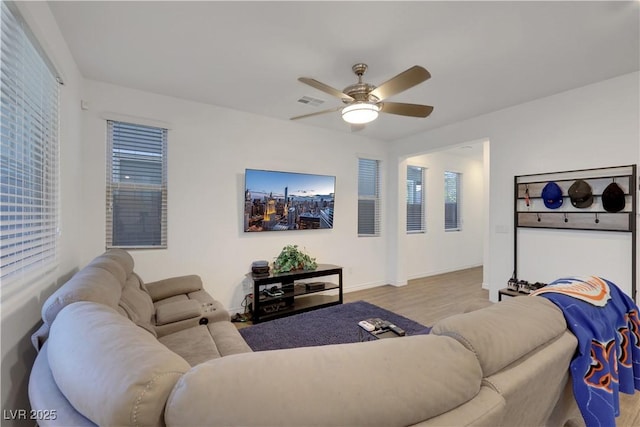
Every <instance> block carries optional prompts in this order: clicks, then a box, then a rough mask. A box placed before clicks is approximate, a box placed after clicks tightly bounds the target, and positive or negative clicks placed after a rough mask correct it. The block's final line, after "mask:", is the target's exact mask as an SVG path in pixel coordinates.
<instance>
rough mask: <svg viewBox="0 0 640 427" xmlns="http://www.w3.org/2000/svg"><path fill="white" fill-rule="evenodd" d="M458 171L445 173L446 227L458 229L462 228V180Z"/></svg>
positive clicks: (450, 229)
mask: <svg viewBox="0 0 640 427" xmlns="http://www.w3.org/2000/svg"><path fill="white" fill-rule="evenodd" d="M461 176H462V175H461V174H459V173H457V172H445V173H444V229H445V230H448V231H458V230H460V229H461V228H462V224H461V218H460V200H461V195H460V180H461Z"/></svg>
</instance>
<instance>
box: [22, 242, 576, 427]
mask: <svg viewBox="0 0 640 427" xmlns="http://www.w3.org/2000/svg"><path fill="white" fill-rule="evenodd" d="M163 307H164V308H163ZM42 319H43V325H42V328H41V329H40V330H39V331H38V332H36V334H34V337H33V338H34V340H33V341H34V344H35V345H36V347H37V348H38V349H39V353H38V356H37V358H36V361H35V364H34V366H33V370H32V372H31V377H30V383H29V395H30V399H31V404H32V407H33V409H34V410H35V411H54V412H53V415H54V416H53V417H52V416H49V417H48V418H49V419H42V420H41V421H40V422H39V424H40V425H41V426H46V425H58V426H62V425H64V426H70V425H79V426H89V425H105V426H106V425H109V426H115V425H118V426H125V425H132V426H147V425H167V426H205V425H210V426H409V425H420V426H432V425H433V426H442V425H455V426H467V425H468V426H472V425H490V426H497V425H505V426H516V425H527V426H530V425H551V426H565V425H566V426H569V425H571V426H573V425H581V424H582V419H581V417H580V415H579V412H578V409H577V406H576V404H575V400H574V398H573V395H572V392H571V382H570V378H569V374H568V366H569V362H570V360H571V358H572V356H573V353H574V351H575V348H576V339H575V337H574V336H573V335H572V334H571V333H570V332H568V331H567V328H566V323H565V320H564V317H563V315H562V313H561V312H560V311H559V310H558V309H557V308H556V307H555V306H554V305H553V304H552V303H550V302H548V301H547V300H546V299H544V298H539V297H521V298H513V299H511V300H508V301H504V302H501V303H498V304H493V305H491V306H489V307H486V308H482V309H480V310H476V311H473V312H469V313H466V314H463V315H456V316H452V317H450V318H447V319H444V320H442V321H440V322H438V323H437V324H435V325H433V329H432V332H431V334H430V335H422V336H408V337H402V338H398V339H389V340H378V341H373V342H364V343H354V344H342V345H330V346H320V347H307V348H296V349H288V350H276V351H264V352H252V351H251V349H250V348H249V347H248V346H247V344H246V343H245V342H244V341H243V339H242V337H241V336H240V334H239V333H238V332H237V330H236V328H235V326H234V325H233V324H232V323H231V322H230V321H229V315H228V313H227V312H226V311H225V310H224V308H223V307H222V306H221V305H220V303H219V302H217V301H215V300H214V299H213V298H212V297H211V296H210V295H209V294H208V293H207V292H206V291H204V290H203V288H202V283H201V281H200V280H199V278H198V277H197V276H186V277H182V278H173V279H168V280H164V281H160V282H155V283H148V284H146V285H145V284H144V283H143V282H142V280H141V279H140V278H139V277H138V275H137V274H136V273H135V272H134V265H133V259H132V258H131V256H130V255H129V254H128V253H127V252H125V251H122V250H110V251H107V252H106V253H104V254H103V255H101V256H99V257H97V258H96V259H95V260H93V261H92V262H91V263H90V264H89V265H88V266H86V267H85V268H83V269H82V270H80V271H79V272H78V273H77V274H76V275H74V277H72V278H71V280H70V281H69V282H67V283H66V284H65V285H63V286H62V287H61V288H60V289H58V290H57V291H56V292H55V293H54V294H53V295H52V296H51V297H50V298H49V299H48V300H47V301H46V303H45V304H44V306H43V308H42ZM42 413H44V412H42ZM50 413H51V412H50Z"/></svg>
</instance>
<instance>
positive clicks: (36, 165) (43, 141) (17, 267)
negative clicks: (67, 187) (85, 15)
mask: <svg viewBox="0 0 640 427" xmlns="http://www.w3.org/2000/svg"><path fill="white" fill-rule="evenodd" d="M0 15H1V18H0V19H1V21H2V24H1V26H2V36H1V47H0V49H1V51H2V55H1V57H0V69H1V71H0V110H1V119H2V120H1V121H0V134H1V135H2V142H1V144H0V172H1V173H0V281H1V282H2V287H3V296H4V295H5V294H4V292H5V291H6V290H7V289H8V288H7V286H8V285H11V284H12V283H17V281H18V280H19V279H23V280H27V279H28V280H30V279H32V278H35V277H38V276H39V275H44V274H46V273H48V272H50V271H52V270H53V269H54V268H55V267H56V265H57V259H56V246H57V241H58V208H59V206H58V97H59V81H60V80H59V79H58V77H57V74H56V73H55V70H53V69H52V67H51V66H50V63H49V61H48V59H47V58H46V56H44V55H43V54H42V53H41V52H42V50H41V49H40V47H39V46H38V45H37V42H36V41H35V38H34V37H33V36H32V35H31V33H30V31H29V28H28V27H27V26H26V24H25V23H24V21H23V20H22V18H21V16H20V15H19V13H18V11H17V9H15V8H14V6H13V5H11V4H9V3H8V2H2V9H1V12H0ZM25 278H26V279H25Z"/></svg>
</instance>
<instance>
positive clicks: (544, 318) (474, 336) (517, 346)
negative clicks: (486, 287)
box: [431, 296, 567, 377]
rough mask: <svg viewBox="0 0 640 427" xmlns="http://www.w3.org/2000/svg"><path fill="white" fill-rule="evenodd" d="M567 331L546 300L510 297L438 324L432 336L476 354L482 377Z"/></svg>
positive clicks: (557, 312) (554, 307)
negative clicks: (450, 339)
mask: <svg viewBox="0 0 640 427" xmlns="http://www.w3.org/2000/svg"><path fill="white" fill-rule="evenodd" d="M566 329H567V323H566V322H565V320H564V316H563V315H562V312H561V311H560V310H559V309H558V308H557V307H556V306H555V305H554V304H553V303H551V302H550V301H548V300H547V299H546V298H541V297H536V296H523V297H517V298H510V299H508V300H506V301H502V302H500V303H497V304H493V305H492V306H490V307H486V308H483V309H481V310H476V311H472V312H470V313H465V314H460V315H456V316H451V317H448V318H446V319H443V320H440V321H438V322H437V323H436V324H435V325H434V326H433V329H432V330H431V333H432V334H435V335H445V336H449V337H452V338H454V339H456V340H458V341H459V342H460V343H462V344H463V345H464V346H465V347H467V348H468V349H469V350H471V351H473V352H474V353H475V354H476V357H477V358H478V360H479V362H480V366H481V367H482V371H483V373H484V376H485V377H488V376H490V375H493V374H495V373H496V372H498V371H500V370H501V369H502V368H504V367H505V366H507V365H509V364H511V363H513V362H514V361H516V360H518V359H520V358H521V357H523V356H524V355H526V354H528V353H530V352H532V351H533V350H535V349H536V348H538V347H540V346H543V345H545V344H547V343H550V342H552V341H554V340H556V339H558V337H559V336H560V335H562V334H563V333H564V332H565V331H566Z"/></svg>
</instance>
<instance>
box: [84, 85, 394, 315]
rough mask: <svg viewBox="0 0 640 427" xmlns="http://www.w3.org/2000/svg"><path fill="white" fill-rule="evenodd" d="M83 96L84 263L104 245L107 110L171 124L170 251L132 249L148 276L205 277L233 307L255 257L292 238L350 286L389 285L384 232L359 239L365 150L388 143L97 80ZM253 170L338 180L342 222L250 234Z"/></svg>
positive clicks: (373, 152) (380, 153)
mask: <svg viewBox="0 0 640 427" xmlns="http://www.w3.org/2000/svg"><path fill="white" fill-rule="evenodd" d="M84 99H85V100H86V101H87V102H88V105H89V110H88V111H85V112H84V117H83V119H84V124H85V132H84V134H83V140H84V144H85V156H84V158H83V166H82V169H83V181H84V191H83V200H84V207H83V214H84V216H85V218H86V219H87V223H86V227H85V231H84V232H85V239H84V241H83V254H84V260H83V261H84V262H88V261H89V260H90V259H91V258H93V257H94V256H96V255H98V254H100V253H101V252H102V251H104V248H105V237H104V230H105V156H106V153H105V152H106V148H105V144H106V141H105V129H106V124H105V120H104V119H103V117H102V116H103V115H104V113H107V112H110V113H117V114H121V115H127V116H131V117H132V120H135V117H143V118H146V119H152V120H159V121H164V122H167V123H168V124H169V126H170V131H169V142H168V144H169V148H168V150H169V165H168V176H169V189H168V197H169V204H168V249H167V250H144V251H133V252H132V255H133V256H134V258H135V261H136V270H137V272H138V273H139V274H140V275H141V276H142V278H143V279H144V280H145V281H153V280H156V279H161V278H166V277H169V276H174V275H180V274H194V273H195V274H199V275H201V276H202V278H203V280H204V283H205V286H206V288H207V290H208V291H209V292H210V293H211V294H212V295H214V296H215V297H216V298H217V299H219V300H220V301H222V303H223V304H224V305H225V306H226V307H229V308H230V309H232V310H235V309H239V308H240V304H241V302H242V299H243V296H244V295H245V294H246V293H248V292H249V289H248V288H246V287H245V286H246V285H243V280H244V279H245V274H246V273H247V272H248V271H249V268H250V265H251V262H252V261H254V260H259V259H266V260H269V261H272V260H273V259H274V258H275V257H276V256H277V255H278V254H279V252H280V250H281V249H282V247H283V246H285V245H286V244H298V245H299V246H300V247H302V248H305V249H306V250H307V252H308V253H309V254H310V255H311V256H313V257H316V258H317V260H318V262H321V263H333V264H338V265H341V266H343V267H344V268H345V270H344V273H345V276H344V283H345V288H346V289H349V288H354V287H367V286H374V285H379V284H382V283H384V279H385V243H386V237H384V235H383V236H382V237H377V238H358V237H357V171H358V164H357V156H358V154H364V155H370V156H373V157H375V158H379V159H381V160H383V163H384V160H385V158H386V145H385V144H384V143H382V142H379V141H375V140H370V139H367V138H364V137H362V136H358V135H355V134H354V135H352V134H348V133H336V132H332V131H325V130H321V129H316V128H311V127H308V126H304V125H301V124H299V123H297V122H290V121H283V120H275V119H270V118H266V117H260V116H255V115H250V114H246V113H242V112H239V111H235V110H230V109H226V108H221V107H215V106H211V105H205V104H199V103H195V102H191V101H185V100H180V99H176V98H170V97H165V96H159V95H154V94H151V93H145V92H140V91H136V90H131V89H126V88H123V87H117V86H113V85H109V84H105V83H99V82H94V81H87V82H86V85H85V96H84ZM245 168H255V169H271V170H282V171H294V172H306V173H317V174H323V175H334V176H336V200H335V219H334V228H333V229H332V230H309V231H289V232H265V233H244V232H243V231H242V224H243V209H244V170H245ZM382 191H383V192H385V191H386V188H385V187H383V189H382ZM384 214H385V212H383V215H384Z"/></svg>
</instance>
